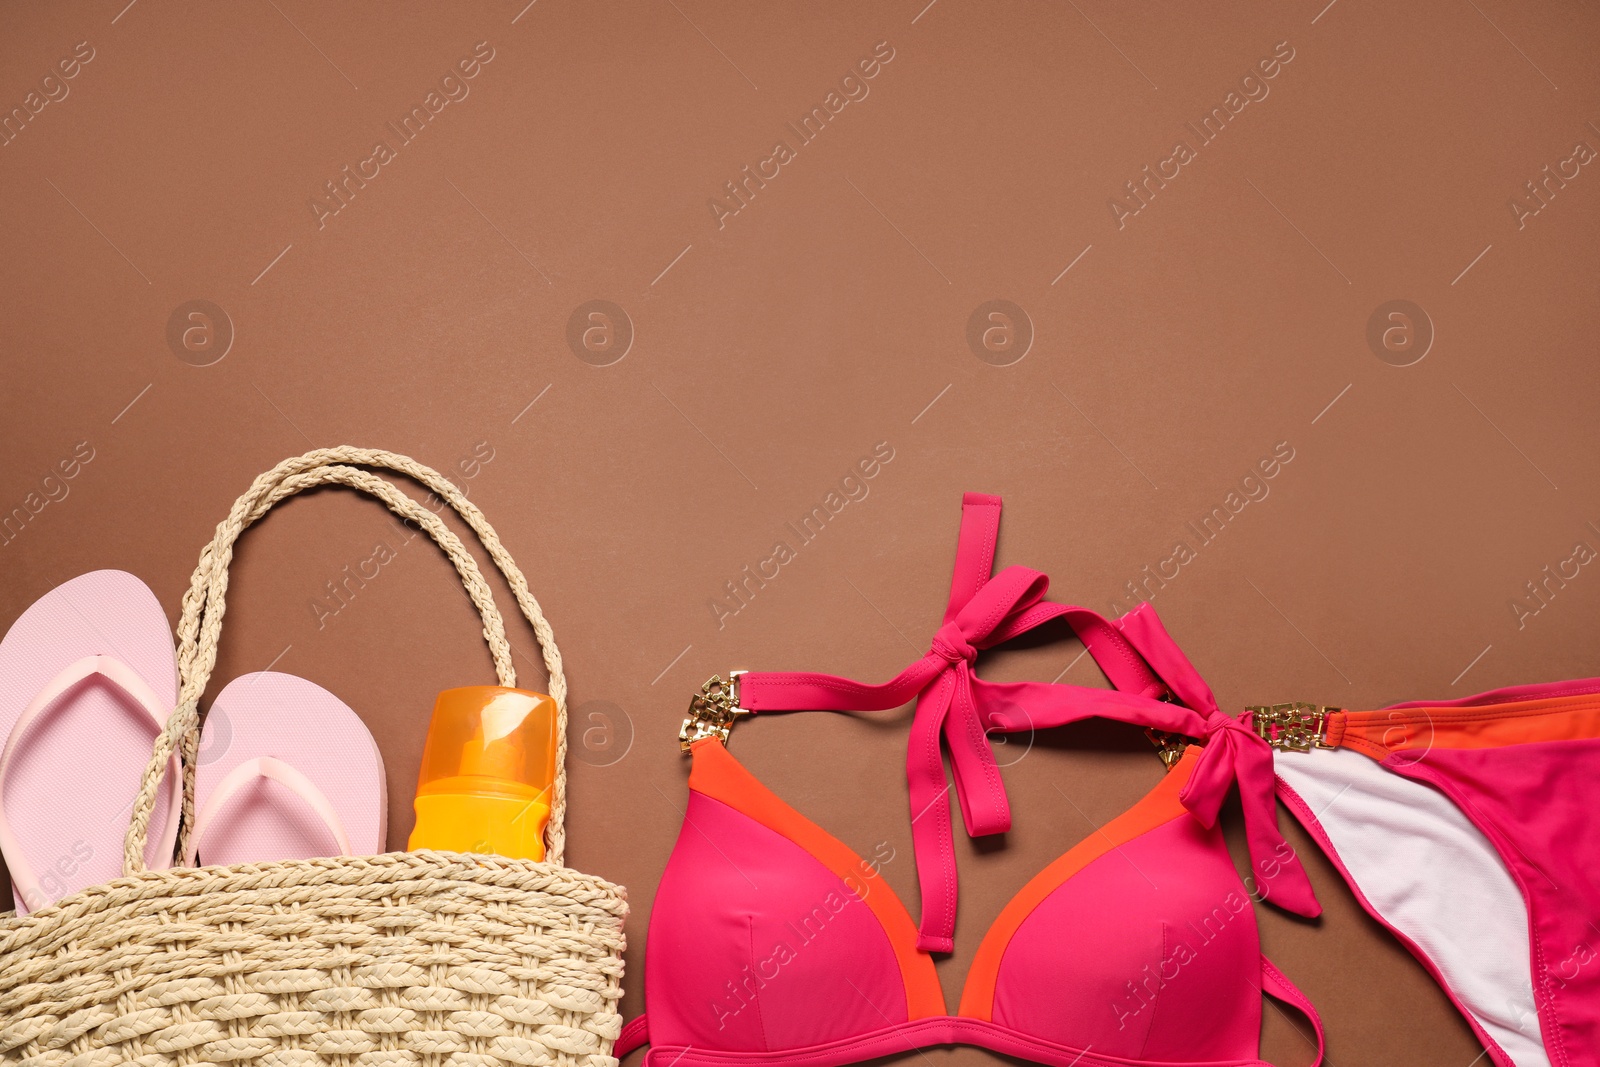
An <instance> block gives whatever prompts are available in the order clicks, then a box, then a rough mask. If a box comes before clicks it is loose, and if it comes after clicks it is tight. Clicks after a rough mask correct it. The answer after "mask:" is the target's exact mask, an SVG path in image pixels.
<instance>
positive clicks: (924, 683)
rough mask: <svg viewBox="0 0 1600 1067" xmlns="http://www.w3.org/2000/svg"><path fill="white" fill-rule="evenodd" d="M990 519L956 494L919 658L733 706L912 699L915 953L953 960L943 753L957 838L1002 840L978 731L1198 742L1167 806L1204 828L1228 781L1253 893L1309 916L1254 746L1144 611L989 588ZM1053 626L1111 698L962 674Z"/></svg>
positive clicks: (1000, 816)
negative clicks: (1099, 731) (1090, 725)
mask: <svg viewBox="0 0 1600 1067" xmlns="http://www.w3.org/2000/svg"><path fill="white" fill-rule="evenodd" d="M999 518H1000V499H999V498H998V497H991V496H985V495H983V494H978V493H968V494H967V495H966V497H965V498H964V499H963V510H962V524H961V535H960V540H959V543H958V545H957V549H956V566H955V575H954V578H953V580H952V582H951V588H950V601H949V604H948V605H947V607H946V609H945V615H944V620H943V624H942V625H941V626H940V627H939V629H938V631H937V632H936V633H935V634H934V637H933V642H932V646H931V648H930V649H929V651H928V653H927V654H926V655H925V656H923V657H922V658H921V659H920V660H918V661H917V662H915V663H913V664H911V666H909V667H907V668H906V669H905V670H904V671H901V672H900V674H899V675H898V676H896V677H895V678H894V679H892V680H891V681H889V682H885V683H884V684H882V685H863V684H862V683H860V682H855V681H851V680H850V679H847V678H838V677H835V676H832V675H826V674H811V673H798V672H797V673H768V672H751V673H748V674H745V675H743V676H742V677H741V679H740V688H739V695H740V703H741V704H742V705H743V706H744V707H745V708H746V709H747V710H749V711H755V712H760V711H778V710H786V711H798V710H828V711H882V710H888V709H890V708H896V707H900V706H901V705H903V704H905V703H906V702H907V701H909V700H911V699H912V698H913V697H914V698H915V699H916V702H917V706H916V715H915V718H914V720H913V723H912V727H911V739H910V744H909V746H908V749H907V752H906V779H907V784H908V786H909V791H910V800H911V817H912V842H913V845H914V849H915V852H916V860H917V878H918V882H919V884H920V887H921V890H922V921H921V924H920V928H919V931H918V941H917V947H918V948H919V949H921V950H922V951H924V952H949V951H951V950H952V949H953V947H954V943H953V932H954V929H955V914H956V898H957V882H956V864H955V846H954V840H953V838H952V834H951V830H950V787H949V786H948V785H947V784H946V782H945V771H944V760H943V757H942V753H941V749H942V747H948V749H949V752H950V766H951V776H952V777H953V778H954V781H955V791H956V797H957V799H958V800H959V802H960V804H961V816H962V822H963V824H964V825H965V826H966V830H967V833H968V834H969V835H970V836H974V837H979V836H984V835H988V834H997V833H1003V832H1005V831H1006V830H1008V829H1010V827H1011V808H1010V804H1009V802H1008V801H1007V798H1006V790H1005V784H1004V783H1003V782H1002V781H1001V779H1000V772H999V768H998V767H997V766H996V763H995V758H994V752H993V750H992V749H991V747H990V745H989V740H988V736H987V734H988V731H990V730H994V731H998V732H1004V733H1016V732H1021V731H1027V730H1034V729H1045V728H1048V727H1051V726H1059V725H1062V724H1064V723H1068V722H1075V721H1077V720H1080V719H1086V718H1091V717H1096V716H1101V717H1106V718H1113V719H1119V720H1121V721H1123V722H1129V723H1136V724H1138V725H1141V726H1149V727H1153V728H1155V729H1158V730H1165V731H1168V732H1171V733H1178V734H1184V735H1187V736H1190V737H1196V738H1199V739H1201V740H1202V741H1203V742H1204V745H1205V747H1204V750H1203V751H1202V753H1201V756H1200V759H1199V762H1198V763H1197V765H1196V766H1195V769H1194V772H1193V774H1192V776H1191V778H1190V780H1189V782H1188V783H1187V784H1186V785H1185V787H1184V789H1183V791H1182V793H1181V794H1180V799H1181V800H1182V802H1183V803H1184V805H1185V806H1186V807H1188V808H1189V810H1190V811H1191V812H1193V813H1194V815H1195V816H1196V817H1197V818H1198V819H1200V820H1201V822H1203V823H1204V824H1205V825H1206V826H1214V825H1215V824H1216V821H1217V816H1218V812H1219V811H1220V810H1221V807H1222V804H1223V802H1224V800H1226V798H1227V795H1228V792H1229V790H1230V789H1231V788H1232V786H1233V784H1234V783H1235V782H1238V784H1239V787H1240V794H1241V798H1242V800H1243V806H1244V814H1245V826H1246V837H1247V839H1248V841H1249V845H1250V854H1251V859H1252V867H1253V868H1254V875H1255V882H1256V884H1257V887H1258V888H1257V891H1258V892H1260V893H1261V894H1262V895H1270V896H1271V899H1273V901H1274V902H1275V903H1278V904H1280V905H1281V906H1283V907H1285V908H1288V909H1289V910H1291V911H1294V912H1296V913H1298V914H1301V915H1307V916H1314V915H1316V914H1318V912H1319V911H1320V908H1319V907H1318V905H1317V901H1316V897H1315V895H1314V894H1313V893H1312V891H1311V885H1310V882H1309V881H1308V880H1307V879H1306V876H1305V872H1304V870H1303V869H1302V868H1301V867H1300V864H1299V860H1298V858H1297V857H1296V856H1295V854H1294V851H1293V849H1292V848H1290V847H1289V845H1288V843H1287V842H1286V841H1284V839H1283V837H1282V835H1281V834H1279V833H1278V829H1277V812H1276V810H1275V808H1274V796H1275V791H1276V779H1275V777H1274V775H1273V771H1272V751H1271V749H1270V748H1269V747H1268V746H1267V744H1266V742H1265V741H1263V740H1262V739H1261V738H1259V737H1257V736H1256V735H1255V734H1254V733H1253V732H1252V731H1251V730H1250V729H1249V727H1248V726H1246V725H1245V724H1244V723H1243V722H1242V721H1240V720H1239V719H1234V718H1232V717H1230V716H1228V715H1225V714H1224V713H1223V712H1222V711H1221V710H1220V709H1219V708H1218V707H1217V703H1216V699H1215V698H1214V697H1213V696H1212V694H1211V689H1210V687H1209V686H1207V685H1206V683H1205V681H1204V679H1202V678H1201V677H1200V674H1199V672H1198V671H1196V670H1195V669H1194V667H1193V665H1192V664H1190V662H1189V660H1188V658H1187V657H1185V656H1184V654H1183V652H1182V651H1181V650H1179V648H1178V646H1177V644H1176V643H1175V642H1174V641H1173V640H1172V638H1171V637H1170V636H1168V634H1167V632H1166V629H1165V628H1164V627H1163V626H1162V625H1161V621H1160V619H1158V618H1157V617H1156V614H1155V611H1154V609H1153V608H1151V607H1150V605H1148V604H1141V605H1140V606H1139V607H1138V608H1136V609H1134V610H1133V611H1132V612H1130V613H1129V614H1127V615H1125V616H1124V617H1123V618H1122V619H1120V620H1118V622H1117V623H1116V624H1113V623H1110V622H1108V621H1107V620H1106V619H1104V618H1103V617H1101V616H1100V615H1098V614H1097V613H1095V612H1093V611H1089V610H1088V609H1086V608H1079V607H1072V606H1069V605H1065V604H1054V603H1050V602H1048V601H1046V600H1045V599H1044V596H1045V593H1046V592H1047V591H1048V589H1049V584H1050V580H1049V578H1047V577H1046V576H1045V575H1044V574H1041V573H1040V572H1038V571H1035V570H1029V569H1028V568H1026V567H1016V566H1013V567H1007V568H1005V569H1004V570H1002V571H1001V572H1000V573H999V574H997V575H994V576H993V577H992V578H991V577H990V573H991V571H992V568H993V560H994V545H995V539H996V536H997V533H998V527H999ZM1055 618H1065V619H1066V620H1067V622H1068V623H1069V624H1070V625H1071V626H1072V628H1073V629H1074V630H1075V631H1076V632H1077V634H1078V635H1079V637H1080V638H1081V639H1082V640H1083V641H1084V643H1085V645H1086V646H1087V647H1088V650H1089V651H1090V653H1091V654H1093V655H1094V657H1095V660H1096V662H1098V663H1099V664H1100V666H1101V669H1102V670H1104V671H1105V672H1106V674H1107V676H1108V677H1109V678H1110V679H1111V681H1112V684H1113V685H1115V686H1116V687H1117V688H1116V689H1109V690H1108V689H1089V688H1085V687H1082V686H1073V685H1056V684H1050V683H1044V682H1006V683H997V682H986V681H984V680H983V679H981V678H979V677H977V675H976V674H975V673H974V672H973V663H974V661H975V660H976V659H977V655H978V652H979V651H980V650H982V649H986V648H992V647H994V646H995V645H999V644H1002V643H1004V642H1006V641H1009V640H1011V639H1012V638H1014V637H1016V636H1018V635H1020V634H1023V633H1026V632H1027V631H1029V630H1032V629H1033V628H1035V627H1037V626H1039V625H1041V624H1042V623H1044V622H1047V621H1049V620H1050V619H1055ZM1158 697H1160V698H1163V699H1156V698H1158ZM941 739H942V740H943V746H941ZM1268 883H1270V885H1269V884H1268Z"/></svg>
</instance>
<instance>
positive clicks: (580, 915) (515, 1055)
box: [0, 447, 627, 1067]
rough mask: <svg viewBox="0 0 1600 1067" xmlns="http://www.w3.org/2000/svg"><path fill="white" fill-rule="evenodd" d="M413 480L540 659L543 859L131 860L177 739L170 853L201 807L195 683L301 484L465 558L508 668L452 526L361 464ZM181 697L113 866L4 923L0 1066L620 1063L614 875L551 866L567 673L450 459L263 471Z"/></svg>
mask: <svg viewBox="0 0 1600 1067" xmlns="http://www.w3.org/2000/svg"><path fill="white" fill-rule="evenodd" d="M352 465H360V466H364V467H380V468H389V469H391V470H394V471H398V472H400V473H402V474H405V475H407V476H409V477H410V478H412V479H415V480H416V481H417V482H420V483H421V484H423V485H426V486H427V487H428V488H429V489H431V490H432V491H433V492H434V493H436V494H437V495H438V496H439V497H440V498H441V499H442V500H444V501H445V502H446V503H448V504H449V505H450V506H451V507H452V508H454V509H455V510H456V512H458V513H459V514H460V516H461V517H462V518H463V519H464V520H465V521H466V522H467V524H468V525H469V526H470V527H471V528H472V530H473V531H474V532H475V533H476V534H477V536H478V538H479V539H480V540H481V541H482V542H483V545H484V547H485V548H486V549H487V550H488V553H489V555H490V557H491V558H492V559H493V560H494V563H495V565H496V566H497V567H499V569H500V571H501V573H502V574H504V576H505V578H506V581H507V582H508V583H509V584H510V586H511V589H512V591H513V592H514V594H515V596H516V599H517V604H518V606H519V607H520V608H521V609H522V613H523V614H524V615H525V616H526V617H527V619H528V622H529V623H530V624H531V625H532V626H533V630H534V633H535V634H536V635H537V637H538V640H539V644H540V647H541V649H542V651H543V654H544V662H545V666H546V668H547V669H548V671H549V675H550V684H549V688H550V695H551V697H553V698H554V700H555V703H556V707H557V709H558V716H559V720H558V721H559V723H560V730H561V740H560V744H559V749H558V754H557V764H556V767H557V770H556V779H555V788H554V790H553V794H552V797H551V811H550V822H549V828H548V830H547V832H546V841H547V844H548V856H549V859H548V861H547V862H543V863H534V862H532V861H527V860H513V859H503V858H499V857H490V856H468V855H461V854H455V853H442V852H394V853H388V854H386V855H382V856H365V857H348V856H342V857H338V858H333V859H315V860H289V861H281V862H272V863H255V864H248V865H243V866H237V867H201V868H175V869H172V870H165V871H151V870H146V869H145V865H144V862H143V856H144V849H145V839H146V832H147V828H148V825H149V821H150V813H151V810H152V807H153V805H154V802H155V798H156V795H157V792H158V788H159V786H160V784H161V778H162V775H163V773H164V771H165V769H166V767H167V765H168V762H169V759H170V757H171V755H172V753H173V751H174V749H176V750H177V751H178V752H179V754H180V755H181V757H182V764H183V769H184V808H183V824H182V831H181V832H180V836H179V841H178V847H177V855H180V856H181V855H182V854H183V848H184V844H185V840H186V838H187V836H188V833H189V830H190V827H191V826H192V824H193V821H194V769H195V757H196V754H197V750H198V743H199V735H200V718H201V717H200V713H199V701H200V697H201V694H202V693H203V692H204V690H205V688H206V683H207V682H208V680H209V679H210V676H211V671H212V668H213V666H214V665H215V663H216V655H217V642H218V638H219V636H220V634H221V628H222V618H223V612H224V599H225V596H226V593H227V589H228V565H229V562H230V561H231V559H232V556H233V544H234V541H235V539H236V538H237V537H238V536H239V534H240V533H241V532H242V531H243V530H244V528H245V527H247V526H249V525H250V524H251V523H252V522H255V521H256V520H257V519H259V518H261V516H262V515H264V514H266V512H267V510H268V509H269V508H271V507H272V506H273V505H274V504H276V503H277V502H278V501H280V500H282V499H284V498H285V497H288V496H291V495H293V494H295V493H298V492H300V491H302V490H304V489H309V488H312V487H314V486H319V485H328V484H338V485H345V486H349V487H351V488H354V489H358V490H361V491H363V492H366V493H369V494H371V495H373V496H375V497H377V498H378V499H380V500H382V501H383V502H384V504H386V505H387V506H388V507H389V508H390V510H392V511H393V512H394V513H395V514H397V515H399V516H400V517H401V518H402V519H405V520H406V521H407V522H409V523H411V524H413V525H415V526H418V527H420V528H421V529H422V530H424V531H425V532H426V533H428V534H429V535H430V536H431V537H432V538H433V539H434V540H435V541H436V542H438V544H439V546H440V547H441V548H443V549H444V551H445V553H446V554H447V555H448V556H449V557H450V560H451V562H453V563H454V564H455V566H456V570H457V572H458V573H459V574H460V577H461V580H462V583H463V584H464V585H465V587H466V590H467V593H468V595H469V596H470V597H471V599H472V602H473V603H474V604H475V605H476V606H477V608H478V611H479V613H480V614H481V615H482V617H483V633H484V637H485V638H486V639H487V641H488V643H489V649H490V651H491V653H492V654H493V657H494V663H495V670H496V672H497V673H498V675H499V681H500V684H501V685H504V686H515V685H516V671H515V669H514V667H513V666H512V661H511V646H510V645H509V644H508V643H507V641H506V635H505V624H504V622H503V620H502V618H501V615H500V612H499V610H498V609H497V608H496V607H495V603H494V600H493V597H492V595H491V593H490V590H489V586H488V584H487V583H486V582H485V580H484V577H483V575H482V573H481V572H480V571H479V569H478V566H477V564H476V563H475V562H474V561H473V558H472V556H471V555H469V554H468V552H467V550H466V548H465V547H464V546H463V545H462V544H461V541H460V540H459V539H458V538H457V537H456V535H455V534H454V533H452V532H451V531H450V530H449V528H447V527H446V526H445V525H444V523H442V522H440V521H439V519H438V517H437V516H435V515H434V514H433V513H432V512H431V511H429V510H428V509H427V508H425V507H423V506H422V505H421V504H419V503H417V502H416V501H415V500H413V499H412V498H411V497H409V496H407V495H405V494H404V493H401V492H400V491H399V490H398V489H396V488H395V486H394V485H392V484H391V483H390V482H388V481H386V480H385V479H383V478H380V477H378V476H377V475H375V474H373V473H371V472H370V471H367V470H360V469H357V467H356V466H352ZM178 641H179V645H178V665H179V679H180V683H181V688H180V691H179V698H178V699H179V704H178V707H177V709H176V710H175V711H174V712H173V714H172V716H171V718H170V719H169V720H168V722H167V725H166V728H165V730H164V731H163V732H162V734H161V736H160V737H159V738H158V739H157V740H156V743H155V748H154V751H153V753H152V754H151V758H150V764H149V768H148V770H147V771H146V772H145V776H144V783H143V789H142V791H141V792H140V794H139V796H138V799H137V800H136V801H135V803H134V806H133V813H132V817H131V824H130V826H129V828H128V836H127V841H126V849H125V856H124V876H123V877H122V878H119V879H117V880H116V881H114V882H110V883H107V884H105V885H100V886H94V887H91V888H89V889H86V890H83V891H82V892H79V893H75V894H73V895H72V896H69V897H66V898H64V899H62V900H61V901H59V902H58V903H56V904H54V905H52V906H50V907H48V908H45V909H43V910H41V911H38V912H35V913H33V914H30V915H26V916H21V917H16V916H9V915H8V916H6V917H5V918H3V919H0V1063H3V1064H12V1063H15V1064H28V1065H30V1067H32V1065H38V1067H54V1065H58V1064H59V1065H62V1067H68V1065H70V1067H112V1065H114V1064H123V1063H137V1064H140V1065H142V1067H167V1065H174V1067H176V1065H179V1064H182V1065H194V1064H205V1063H216V1064H229V1063H232V1064H238V1065H240V1067H244V1065H258V1067H313V1065H318V1064H330V1065H331V1064H338V1065H340V1067H404V1065H409V1064H416V1065H418V1067H434V1065H439V1067H444V1065H460V1067H501V1065H508V1067H509V1065H515V1067H542V1065H547V1064H549V1065H560V1067H569V1065H570V1067H614V1065H615V1064H616V1062H617V1061H616V1060H615V1059H614V1058H612V1056H611V1049H612V1042H613V1041H614V1040H615V1039H616V1037H617V1034H618V1032H619V1030H620V1028H621V1019H620V1017H619V1016H618V1014H617V1002H618V1000H619V999H620V997H621V994H622V988H621V982H622V949H623V935H622V924H623V919H624V917H625V916H626V914H627V904H626V898H625V895H624V892H623V890H622V888H621V887H619V886H615V885H612V884H610V883H609V882H606V881H603V880H602V879H599V878H596V877H593V876H591V875H586V874H580V873H579V872H577V871H574V870H572V869H571V868H569V867H566V866H565V865H564V864H563V862H562V856H563V852H564V845H565V838H566V834H565V829H564V818H563V817H564V814H565V810H566V771H565V766H564V763H565V756H566V736H565V735H566V722H567V706H566V680H565V677H564V676H563V674H562V669H561V655H560V653H559V652H558V651H557V650H556V645H555V640H554V637H553V635H552V633H551V630H550V625H549V623H547V622H546V621H545V618H544V615H543V613H542V612H541V610H540V608H539V604H538V602H537V601H535V600H534V598H533V596H532V594H531V593H529V591H528V584H527V582H526V580H525V579H524V578H523V576H522V572H521V571H519V570H518V569H517V566H516V564H515V563H514V562H512V560H511V557H510V555H509V554H507V552H506V550H505V548H504V546H503V545H501V543H500V540H499V538H498V537H496V536H495V532H494V529H493V528H492V527H490V525H489V523H488V522H487V521H486V520H485V519H484V517H483V513H482V512H480V511H479V510H478V508H477V507H476V506H475V505H473V504H471V503H469V502H468V501H467V499H466V497H465V496H464V495H463V494H462V493H461V492H460V491H459V490H458V489H456V487H455V486H454V485H453V484H451V483H450V482H449V481H448V480H447V479H445V478H444V477H443V476H441V475H439V474H438V473H437V472H435V471H433V470H430V469H429V468H427V467H424V466H422V465H421V464H419V463H417V462H416V461H414V460H411V459H408V458H406V457H404V456H399V455H395V454H393V453H389V452H380V451H373V450H367V449H357V448H350V447H341V448H331V449H322V450H318V451H313V452H308V453H306V454H305V455H303V456H299V457H296V458H294V459H289V460H285V461H284V462H283V463H281V464H279V465H278V466H277V467H276V468H274V469H273V470H271V471H269V472H267V473H266V474H264V475H262V476H261V477H259V478H257V479H256V481H255V484H253V485H252V486H251V487H250V490H249V491H248V492H246V493H245V494H244V495H243V496H241V497H240V498H239V499H238V501H237V502H236V503H235V504H234V507H233V510H232V512H231V513H230V514H229V516H228V518H227V519H226V520H225V521H223V522H222V523H221V524H219V525H218V526H217V532H216V537H215V538H214V539H213V540H212V542H211V544H210V545H208V546H207V547H206V549H205V550H204V551H203V552H202V553H201V556H200V565H199V567H198V568H197V569H196V571H195V573H194V579H193V582H192V584H191V586H190V588H189V591H188V593H187V594H186V595H185V596H184V600H183V613H182V619H181V622H180V623H179V628H178Z"/></svg>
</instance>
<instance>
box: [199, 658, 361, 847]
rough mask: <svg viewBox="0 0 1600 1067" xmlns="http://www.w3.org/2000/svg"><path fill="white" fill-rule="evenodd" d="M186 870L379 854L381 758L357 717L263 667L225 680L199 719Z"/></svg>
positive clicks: (309, 685)
mask: <svg viewBox="0 0 1600 1067" xmlns="http://www.w3.org/2000/svg"><path fill="white" fill-rule="evenodd" d="M195 811H196V813H197V814H196V816H195V828H194V832H193V833H192V834H190V835H189V854H188V856H186V857H185V859H184V863H185V865H186V866H187V865H192V864H193V863H194V861H195V858H196V855H197V854H198V858H199V860H200V862H202V863H206V864H226V865H234V864H241V863H261V862H267V861H271V860H284V859H311V858H314V857H317V856H371V855H376V854H377V853H380V852H382V851H383V850H384V835H385V832H386V831H387V829H388V825H387V824H388V814H389V804H388V794H387V789H386V787H385V783H384V775H383V757H382V756H381V755H379V753H378V746H377V744H376V743H374V741H373V740H372V734H371V733H369V732H368V731H367V727H366V725H365V724H364V723H362V721H361V719H360V718H359V717H358V716H357V715H356V713H355V712H353V711H351V710H350V708H349V707H347V706H346V705H345V704H344V702H343V701H341V700H340V699H339V698H338V697H336V696H334V695H333V694H332V693H330V692H328V691H327V690H326V689H324V688H322V687H321V686H319V685H317V684H315V683H313V682H308V681H306V680H305V679H304V678H297V677H295V676H294V675H292V674H279V673H277V672H275V671H262V672H259V673H256V674H246V675H241V676H240V677H238V678H235V679H234V680H233V681H231V682H229V683H228V684H227V686H226V687H225V688H224V689H223V690H222V692H221V693H218V694H217V699H216V700H215V701H213V702H212V704H211V709H210V711H208V712H207V713H206V721H205V729H204V730H203V731H201V734H200V754H199V757H198V759H197V766H196V769H195Z"/></svg>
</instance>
